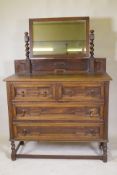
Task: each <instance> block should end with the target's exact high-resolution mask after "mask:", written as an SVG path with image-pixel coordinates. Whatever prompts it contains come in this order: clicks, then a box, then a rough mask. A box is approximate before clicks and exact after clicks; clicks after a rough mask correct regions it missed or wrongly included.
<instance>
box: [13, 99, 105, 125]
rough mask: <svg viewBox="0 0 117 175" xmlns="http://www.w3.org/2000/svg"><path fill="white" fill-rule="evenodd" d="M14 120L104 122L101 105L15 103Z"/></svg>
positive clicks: (102, 106)
mask: <svg viewBox="0 0 117 175" xmlns="http://www.w3.org/2000/svg"><path fill="white" fill-rule="evenodd" d="M12 106H13V120H22V121H23V120H27V121H28V120H29V121H30V120H40V121H41V122H42V121H51V122H53V121H78V120H79V121H80V120H81V121H92V122H93V121H95V122H96V121H97V122H98V121H103V120H104V105H103V104H101V103H96V104H95V103H93V104H90V103H39V102H38V103H32V102H30V103H29V102H28V103H25V102H23V103H21V102H20V103H19V102H17V103H14V104H13V105H12Z"/></svg>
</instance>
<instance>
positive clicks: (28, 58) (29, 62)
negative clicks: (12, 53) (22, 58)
mask: <svg viewBox="0 0 117 175" xmlns="http://www.w3.org/2000/svg"><path fill="white" fill-rule="evenodd" d="M24 40H25V55H26V72H27V74H31V72H32V69H31V60H30V57H29V54H30V48H29V35H28V32H25V33H24Z"/></svg>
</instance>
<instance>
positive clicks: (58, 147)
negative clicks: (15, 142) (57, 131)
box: [0, 137, 117, 175]
mask: <svg viewBox="0 0 117 175" xmlns="http://www.w3.org/2000/svg"><path fill="white" fill-rule="evenodd" d="M97 147H98V145H97V144H96V143H92V144H91V143H87V144H83V143H79V144H76V143H75V144H70V143H69V144H58V143H56V144H54V143H49V144H47V143H46V144H44V143H37V142H31V143H26V145H25V147H23V148H22V149H21V150H20V152H25V153H29V154H30V153H33V154H36V153H42V154H55V153H56V154H68V153H69V154H72V155H73V154H97V153H99V150H98V149H97ZM15 174H17V175H33V174H35V175H36V174H39V175H85V174H86V175H89V174H90V175H117V141H116V139H115V138H113V139H110V142H109V144H108V162H107V163H103V162H102V161H100V160H59V159H56V160H52V159H17V160H16V161H11V159H10V142H9V141H8V138H7V137H3V138H0V175H15Z"/></svg>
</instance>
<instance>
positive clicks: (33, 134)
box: [13, 123, 103, 141]
mask: <svg viewBox="0 0 117 175" xmlns="http://www.w3.org/2000/svg"><path fill="white" fill-rule="evenodd" d="M13 130H14V137H15V139H17V140H18V139H22V140H40V141H89V140H92V141H96V140H101V139H103V126H102V125H101V124H77V123H75V124H72V123H71V124H69V123H68V124H64V123H63V124H62V123H47V124H45V123H40V124H38V123H35V124H28V125H27V124H16V125H14V127H13Z"/></svg>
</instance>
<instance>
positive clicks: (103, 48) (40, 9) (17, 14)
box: [0, 0, 117, 175]
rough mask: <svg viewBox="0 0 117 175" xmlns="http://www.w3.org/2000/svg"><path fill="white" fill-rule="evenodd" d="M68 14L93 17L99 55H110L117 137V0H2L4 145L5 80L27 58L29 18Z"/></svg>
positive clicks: (2, 131)
mask: <svg viewBox="0 0 117 175" xmlns="http://www.w3.org/2000/svg"><path fill="white" fill-rule="evenodd" d="M65 16H89V17H90V28H91V29H94V30H95V56H96V57H106V58H107V72H108V73H109V74H110V75H111V77H112V79H113V80H112V81H111V83H110V101H109V139H110V143H111V142H114V141H116V140H117V116H116V115H117V1H116V0H0V142H1V144H2V141H3V140H5V139H6V140H8V139H9V138H8V135H9V130H8V111H7V98H6V88H5V82H3V79H4V78H6V77H7V76H9V75H11V74H14V60H15V59H24V58H25V52H24V51H25V47H24V32H25V31H28V29H29V26H28V19H29V18H43V17H46V18H47V17H65ZM6 143H7V142H6ZM25 162H26V161H25ZM61 173H62V172H61ZM61 173H60V174H61ZM3 174H5V173H4V171H3ZM50 174H52V173H50ZM53 174H55V173H53ZM74 174H75V173H74ZM76 174H77V173H76ZM0 175H1V174H0Z"/></svg>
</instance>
